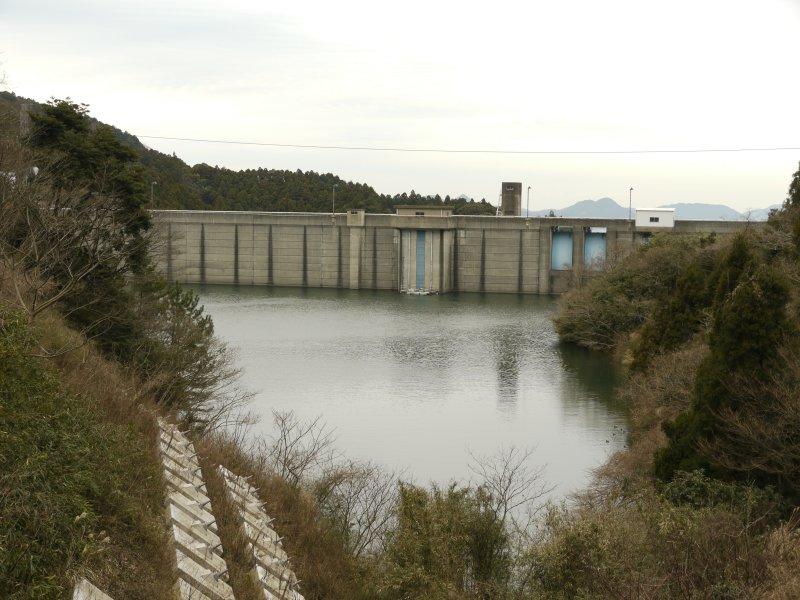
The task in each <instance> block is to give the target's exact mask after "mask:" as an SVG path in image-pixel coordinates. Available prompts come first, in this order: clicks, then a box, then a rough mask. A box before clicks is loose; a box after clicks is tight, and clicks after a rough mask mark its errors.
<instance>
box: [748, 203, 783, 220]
mask: <svg viewBox="0 0 800 600" xmlns="http://www.w3.org/2000/svg"><path fill="white" fill-rule="evenodd" d="M781 206H783V205H782V204H772V205H770V206H768V207H767V208H751V209H750V210H746V211H744V216H745V217H746V218H749V219H750V220H751V221H766V220H767V218H769V213H770V211H773V210H777V209H779V208H780V207H781Z"/></svg>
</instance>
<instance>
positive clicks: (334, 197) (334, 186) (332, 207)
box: [331, 183, 339, 215]
mask: <svg viewBox="0 0 800 600" xmlns="http://www.w3.org/2000/svg"><path fill="white" fill-rule="evenodd" d="M337 185H339V184H337V183H334V184H333V202H332V204H331V214H332V215H335V214H336V186H337Z"/></svg>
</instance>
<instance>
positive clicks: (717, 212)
mask: <svg viewBox="0 0 800 600" xmlns="http://www.w3.org/2000/svg"><path fill="white" fill-rule="evenodd" d="M662 208H674V209H675V219H676V220H678V221H743V220H745V216H744V215H743V214H742V213H740V212H739V211H738V210H734V209H732V208H731V207H730V206H725V205H724V204H702V203H691V204H689V203H679V204H664V205H662Z"/></svg>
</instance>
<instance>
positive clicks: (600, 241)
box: [583, 232, 606, 269]
mask: <svg viewBox="0 0 800 600" xmlns="http://www.w3.org/2000/svg"><path fill="white" fill-rule="evenodd" d="M605 262H606V234H605V233H592V232H587V233H586V237H585V240H584V243H583V264H584V265H585V266H587V267H589V268H591V269H602V268H603V264H605Z"/></svg>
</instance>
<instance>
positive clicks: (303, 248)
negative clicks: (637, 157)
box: [152, 205, 756, 294]
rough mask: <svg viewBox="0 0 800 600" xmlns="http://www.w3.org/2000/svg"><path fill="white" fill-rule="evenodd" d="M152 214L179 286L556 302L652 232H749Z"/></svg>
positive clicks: (661, 218) (586, 222)
mask: <svg viewBox="0 0 800 600" xmlns="http://www.w3.org/2000/svg"><path fill="white" fill-rule="evenodd" d="M396 209H397V212H396V214H365V212H364V211H363V210H350V211H348V212H346V213H336V214H331V213H274V212H234V211H190V210H156V211H153V212H152V216H153V221H154V225H155V228H156V236H157V238H158V239H159V243H157V244H155V245H154V246H155V247H156V248H157V250H154V252H155V253H156V256H155V258H156V261H157V264H158V266H159V268H160V269H161V270H162V271H163V273H164V274H165V275H166V276H167V278H168V279H170V280H172V281H177V282H181V283H208V284H212V283H225V284H238V285H274V286H292V287H298V286H300V287H331V288H350V289H371V290H396V291H400V292H411V293H445V292H498V293H518V294H559V293H562V292H564V291H566V290H568V289H569V288H570V287H572V286H573V285H576V284H577V283H579V282H580V281H581V280H584V279H586V278H589V277H592V276H593V275H594V274H596V273H598V272H600V271H602V270H603V269H604V268H605V265H606V262H607V258H608V257H612V256H614V257H617V256H620V255H624V254H626V253H628V252H630V251H631V250H633V249H634V248H635V247H636V246H637V245H640V244H644V243H647V241H648V240H649V238H650V237H651V236H652V235H653V234H654V233H656V232H661V231H663V232H670V233H671V234H673V235H681V234H691V233H716V234H718V235H726V234H729V233H731V232H733V231H736V230H738V229H741V228H743V227H746V226H751V227H752V226H756V225H754V224H752V223H745V222H733V221H674V219H673V216H674V214H673V213H671V212H670V210H669V209H650V210H648V209H640V210H638V211H637V214H636V218H635V219H631V220H628V219H571V218H560V217H546V218H526V217H521V216H462V215H453V214H452V212H451V209H449V208H448V207H444V206H441V205H440V206H400V207H396Z"/></svg>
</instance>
